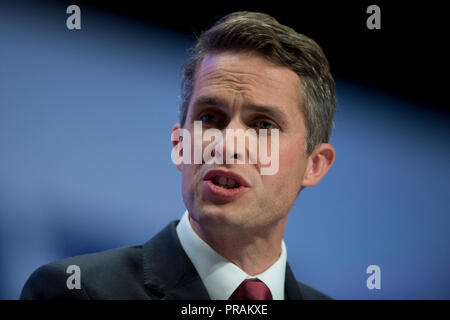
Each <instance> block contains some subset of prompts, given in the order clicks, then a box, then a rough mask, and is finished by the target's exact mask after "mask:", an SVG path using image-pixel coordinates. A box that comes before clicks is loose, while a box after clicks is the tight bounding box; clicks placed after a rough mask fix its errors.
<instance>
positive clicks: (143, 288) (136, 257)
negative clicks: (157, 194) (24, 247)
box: [20, 221, 329, 300]
mask: <svg viewBox="0 0 450 320" xmlns="http://www.w3.org/2000/svg"><path fill="white" fill-rule="evenodd" d="M177 223H178V221H173V222H171V223H170V224H169V225H168V226H167V227H165V228H164V229H163V230H162V231H160V232H159V233H158V234H157V235H156V236H154V237H153V238H152V239H150V240H149V241H147V242H146V243H145V244H144V245H143V246H134V247H129V248H119V249H112V250H107V251H103V252H99V253H93V254H86V255H82V256H77V257H71V258H67V259H63V260H60V261H57V262H53V263H49V264H47V265H44V266H42V267H40V268H39V269H37V270H36V271H34V272H33V274H32V275H31V276H30V278H29V279H28V281H27V282H26V283H25V286H24V288H23V290H22V293H21V295H20V298H21V299H98V300H100V299H101V300H110V299H114V300H116V299H121V300H122V299H132V300H145V299H175V300H185V299H193V300H197V299H198V300H204V299H210V297H209V295H208V292H207V291H206V288H205V286H204V285H203V282H202V280H201V279H200V276H199V275H198V273H197V271H196V270H195V268H194V266H193V264H192V263H191V261H190V260H189V258H188V256H187V255H186V253H185V252H184V249H183V247H182V246H181V243H180V241H179V239H178V235H177V233H176V225H177ZM69 265H77V266H79V267H80V270H81V273H80V274H81V277H80V279H81V289H72V290H69V289H68V288H67V285H66V281H67V279H68V277H69V276H70V275H71V274H68V273H66V270H67V267H68V266H69ZM285 290H286V291H285V292H286V299H289V300H298V299H329V297H328V296H326V295H324V294H322V293H320V292H319V291H317V290H315V289H313V288H311V287H309V286H307V285H305V284H303V283H300V282H297V281H296V279H295V277H294V275H293V273H292V270H291V268H290V267H289V265H288V264H287V265H286V280H285Z"/></svg>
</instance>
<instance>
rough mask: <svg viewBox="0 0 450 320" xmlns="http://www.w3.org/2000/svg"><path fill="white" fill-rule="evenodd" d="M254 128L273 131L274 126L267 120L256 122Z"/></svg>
mask: <svg viewBox="0 0 450 320" xmlns="http://www.w3.org/2000/svg"><path fill="white" fill-rule="evenodd" d="M256 126H257V128H258V129H267V130H269V129H275V125H274V124H273V123H272V122H270V121H267V120H258V121H256Z"/></svg>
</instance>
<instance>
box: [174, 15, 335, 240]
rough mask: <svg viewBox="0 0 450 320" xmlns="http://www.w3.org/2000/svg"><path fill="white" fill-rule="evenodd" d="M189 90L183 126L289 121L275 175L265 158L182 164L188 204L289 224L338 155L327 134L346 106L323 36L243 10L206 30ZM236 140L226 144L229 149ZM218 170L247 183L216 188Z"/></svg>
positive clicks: (210, 218) (198, 215) (258, 225)
mask: <svg viewBox="0 0 450 320" xmlns="http://www.w3.org/2000/svg"><path fill="white" fill-rule="evenodd" d="M181 98H182V102H181V115H180V124H178V125H176V126H174V132H175V131H177V130H178V129H179V128H180V127H182V128H184V129H186V130H188V131H192V130H193V124H194V121H202V123H203V125H204V127H205V128H214V129H219V130H221V131H223V132H225V130H226V129H243V130H246V129H249V128H252V129H255V130H258V129H271V128H275V129H278V130H279V146H278V147H279V149H278V150H277V151H278V152H279V170H278V172H277V173H276V174H274V175H268V176H262V175H261V174H260V171H261V163H257V164H244V165H242V164H225V165H220V166H218V165H208V164H205V163H202V164H181V165H179V166H178V168H179V169H180V170H181V171H182V179H183V183H182V191H183V198H184V201H185V204H186V207H187V208H188V210H189V212H190V215H191V218H192V219H193V220H194V221H195V222H196V223H198V224H199V225H201V226H202V227H205V228H209V229H214V230H216V231H217V232H220V230H223V231H225V232H228V231H230V228H228V227H231V229H233V228H234V230H241V231H243V230H247V231H250V230H254V231H255V230H256V231H257V230H263V229H267V228H266V227H270V226H273V225H275V224H278V223H280V222H282V224H283V225H284V223H285V221H286V218H287V215H288V212H289V210H290V208H291V206H292V204H293V202H294V201H295V198H296V197H297V195H298V193H299V192H300V190H301V189H302V188H303V187H306V186H312V185H315V184H316V183H318V182H319V180H320V179H321V178H322V177H323V176H324V175H325V173H326V171H327V170H328V168H329V167H330V166H331V165H332V163H333V161H334V149H333V147H332V146H330V145H329V144H328V143H327V142H328V140H329V138H330V135H331V129H332V126H333V118H334V113H335V105H336V98H335V84H334V80H333V78H332V76H331V74H330V71H329V66H328V62H327V60H326V58H325V56H324V54H323V52H322V50H321V49H320V47H319V46H318V45H317V44H316V43H315V42H314V41H312V40H311V39H309V38H307V37H305V36H303V35H300V34H298V33H296V32H295V31H294V30H293V29H291V28H288V27H286V26H283V25H281V24H279V23H278V22H277V21H276V20H275V19H273V18H272V17H270V16H268V15H265V14H261V13H251V12H236V13H233V14H230V15H228V16H226V17H224V18H222V19H221V20H219V21H218V22H217V23H216V24H215V25H214V26H213V27H212V28H211V29H209V30H207V31H206V32H204V33H203V34H202V35H201V36H200V38H199V39H198V42H197V45H196V46H195V48H194V49H193V53H192V56H191V58H190V59H189V60H188V61H187V63H186V64H185V66H184V68H183V82H182V96H181ZM174 144H175V145H176V144H177V142H176V141H175V142H174ZM227 147H228V146H227V145H226V144H223V145H221V147H220V148H221V149H223V150H222V151H223V154H224V155H225V150H226V149H227ZM246 152H248V150H246ZM232 154H233V155H234V157H235V158H236V159H237V158H241V157H244V158H245V156H246V155H239V154H236V151H235V150H232ZM212 169H218V170H219V171H221V172H223V173H224V175H225V176H226V175H228V177H231V176H230V174H231V175H232V174H236V175H238V176H239V177H235V178H236V179H235V180H239V179H240V180H241V181H240V184H241V187H242V189H243V191H242V192H236V196H230V195H229V194H228V195H223V196H222V195H221V193H220V190H219V192H216V191H217V190H215V189H214V188H215V186H213V185H212V184H211V181H208V179H209V178H210V177H208V173H209V172H210V171H211V170H212ZM216 174H217V172H216ZM219 175H221V173H219ZM215 182H217V181H215Z"/></svg>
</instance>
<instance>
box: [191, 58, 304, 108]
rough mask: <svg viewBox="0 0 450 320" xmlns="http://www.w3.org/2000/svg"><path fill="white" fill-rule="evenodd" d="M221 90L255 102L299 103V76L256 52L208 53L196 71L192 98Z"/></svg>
mask: <svg viewBox="0 0 450 320" xmlns="http://www.w3.org/2000/svg"><path fill="white" fill-rule="evenodd" d="M221 94H224V95H227V96H228V97H232V98H233V99H240V100H250V101H251V102H252V103H259V104H270V105H278V106H285V107H288V106H295V107H298V104H299V102H300V96H301V94H300V79H299V77H298V75H297V74H296V73H295V72H294V71H292V70H290V69H289V68H287V67H284V66H279V65H276V64H274V63H273V62H271V61H269V60H267V59H266V58H264V57H262V56H260V55H258V54H255V53H249V52H221V53H214V54H208V55H206V56H205V58H204V59H203V61H202V63H201V65H200V67H199V69H198V71H197V75H196V79H195V85H194V92H193V98H195V97H196V96H203V95H221ZM193 100H195V99H193Z"/></svg>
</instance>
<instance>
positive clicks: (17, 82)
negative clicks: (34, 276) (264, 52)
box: [0, 3, 450, 299]
mask: <svg viewBox="0 0 450 320" xmlns="http://www.w3.org/2000/svg"><path fill="white" fill-rule="evenodd" d="M66 7H67V5H66V4H61V5H60V6H58V5H54V6H48V7H45V8H42V7H41V8H33V6H32V4H31V3H30V4H29V5H28V6H24V5H12V4H9V5H6V4H2V7H1V8H0V9H1V10H0V66H1V67H0V298H1V299H16V298H18V296H19V294H20V291H21V288H22V286H23V284H24V283H25V281H26V279H27V278H28V276H29V275H30V274H31V272H32V271H33V270H34V269H36V268H37V267H39V266H40V265H42V264H45V263H48V262H51V261H55V260H58V259H61V258H63V257H67V256H73V255H78V254H83V253H89V252H95V251H99V250H105V249H109V248H114V247H124V246H131V245H135V244H141V243H143V242H145V241H146V240H148V239H149V238H150V237H151V236H153V235H154V234H155V233H156V232H158V231H159V230H160V229H161V228H163V227H164V226H165V225H166V224H167V223H168V222H169V221H171V220H173V219H179V218H180V217H181V215H182V214H183V212H184V210H185V209H184V203H183V201H182V197H181V192H180V188H181V187H180V185H181V176H180V174H179V172H178V170H177V169H176V168H175V166H174V165H173V163H172V162H171V159H170V152H171V142H170V134H171V128H172V125H173V124H174V123H175V122H177V120H178V105H179V97H178V96H179V83H180V77H179V69H180V67H181V64H182V63H183V61H184V59H185V58H186V57H187V49H188V48H189V47H191V46H192V45H193V44H194V41H195V38H194V37H193V36H192V35H187V34H183V33H175V32H174V31H170V30H168V29H163V28H162V27H160V26H150V25H147V26H144V25H140V24H137V23H133V22H132V21H129V20H124V19H123V18H122V17H119V16H116V15H114V14H113V13H106V12H103V13H100V12H96V11H87V12H85V11H83V10H82V29H81V30H79V31H69V30H68V29H67V28H66V18H67V16H68V15H67V14H66V13H65V9H66ZM299 31H301V30H299ZM336 80H337V86H338V100H339V103H338V112H337V114H336V121H335V129H334V133H333V136H332V139H331V143H332V144H333V145H334V146H335V148H336V151H337V157H336V162H335V164H334V166H333V167H332V168H331V170H330V171H329V173H328V174H327V175H326V177H325V178H324V179H323V180H322V182H321V183H320V184H319V185H318V186H316V187H313V188H309V189H306V190H304V191H303V192H302V194H301V195H300V197H299V198H298V199H297V202H296V203H295V205H294V207H293V208H292V210H291V213H290V217H289V220H288V226H287V228H286V233H285V241H286V244H287V250H288V260H289V262H290V264H291V267H292V269H293V271H294V273H295V274H296V276H297V278H298V280H300V281H303V282H305V283H307V284H309V285H311V286H313V287H315V288H317V289H319V290H321V291H323V292H324V293H326V294H328V295H330V296H332V297H334V298H336V299H449V298H450V275H449V272H448V271H449V266H450V246H449V242H450V241H449V240H450V235H449V232H448V230H449V229H450V217H449V212H450V210H449V209H450V208H449V204H448V197H449V187H448V181H449V180H450V170H449V169H450V168H449V156H450V148H449V142H448V141H449V138H450V136H449V130H448V118H447V117H446V116H445V115H442V114H440V113H438V112H431V111H429V110H428V109H427V108H426V106H422V105H418V104H417V103H416V102H414V101H410V100H404V99H400V98H399V97H397V96H395V95H392V94H388V93H386V92H381V91H377V90H374V89H372V88H369V87H365V86H363V85H361V84H359V83H357V82H354V81H353V82H350V81H348V80H346V79H343V78H339V77H337V78H336ZM372 264H375V265H378V266H380V268H381V289H380V290H369V289H368V288H367V287H366V279H367V277H368V276H369V275H368V274H366V268H367V267H368V266H369V265H372Z"/></svg>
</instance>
